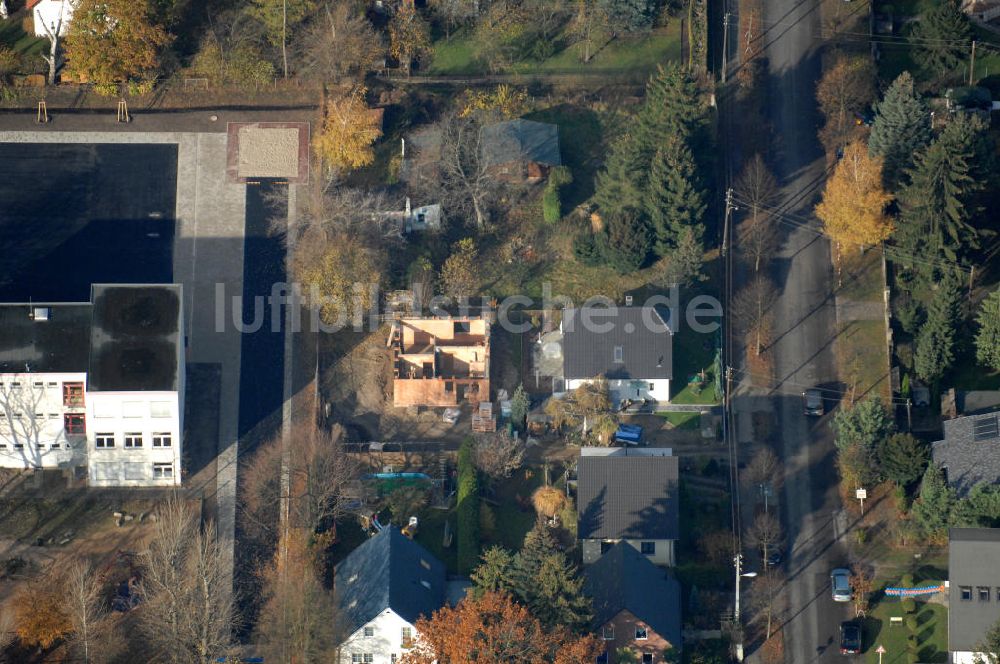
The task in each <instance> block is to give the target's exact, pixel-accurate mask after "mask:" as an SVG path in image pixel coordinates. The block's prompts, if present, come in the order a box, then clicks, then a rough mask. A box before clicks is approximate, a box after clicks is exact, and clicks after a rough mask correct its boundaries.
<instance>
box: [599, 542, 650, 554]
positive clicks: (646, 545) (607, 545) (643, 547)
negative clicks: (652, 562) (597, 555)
mask: <svg viewBox="0 0 1000 664" xmlns="http://www.w3.org/2000/svg"><path fill="white" fill-rule="evenodd" d="M616 543H617V542H601V555H602V556H603V555H604V554H605V553H607V552H608V551H610V550H611V548H612V547H613V546H614V545H615V544H616ZM639 553H641V554H642V555H644V556H655V555H656V542H639Z"/></svg>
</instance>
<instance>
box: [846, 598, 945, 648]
mask: <svg viewBox="0 0 1000 664" xmlns="http://www.w3.org/2000/svg"><path fill="white" fill-rule="evenodd" d="M904 615H905V614H904V613H903V609H902V605H901V604H900V603H899V600H897V599H895V598H883V599H882V601H881V602H879V604H878V605H877V606H876V607H875V608H874V609H873V610H872V611H869V613H868V617H867V618H866V619H865V620H864V631H865V634H864V645H865V661H866V662H869V663H870V664H877V663H878V661H879V658H878V654H877V653H876V652H875V650H876V648H878V646H879V645H882V646H883V647H885V650H886V653H885V655H884V656H883V658H882V662H883V664H905V663H906V662H907V661H908V660H907V656H906V653H907V636H908V635H909V633H910V630H909V629H908V628H907V627H906V625H905V624H902V625H900V624H899V623H896V624H895V625H891V624H890V623H889V618H890V617H895V616H904ZM916 616H917V622H918V623H919V626H918V627H917V631H916V633H917V643H918V646H919V650H918V653H919V656H920V661H921V662H925V663H927V664H930V663H932V662H947V661H948V609H946V608H945V607H944V606H942V605H941V604H930V603H925V602H917V611H916Z"/></svg>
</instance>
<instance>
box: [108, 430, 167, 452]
mask: <svg viewBox="0 0 1000 664" xmlns="http://www.w3.org/2000/svg"><path fill="white" fill-rule="evenodd" d="M152 439H153V447H172V446H173V444H174V439H173V436H172V435H171V434H170V432H167V431H164V432H160V433H154V434H153V435H152ZM116 441H117V436H115V434H113V433H95V434H94V447H96V448H97V449H99V450H108V449H112V448H114V447H115V443H116ZM123 442H124V444H125V449H127V450H136V449H141V448H142V446H143V435H142V433H141V432H139V431H135V432H129V433H126V434H125V435H124V436H123Z"/></svg>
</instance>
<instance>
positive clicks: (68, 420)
mask: <svg viewBox="0 0 1000 664" xmlns="http://www.w3.org/2000/svg"><path fill="white" fill-rule="evenodd" d="M63 428H64V429H65V430H66V433H69V434H84V433H87V418H86V416H84V415H83V413H66V414H65V415H63Z"/></svg>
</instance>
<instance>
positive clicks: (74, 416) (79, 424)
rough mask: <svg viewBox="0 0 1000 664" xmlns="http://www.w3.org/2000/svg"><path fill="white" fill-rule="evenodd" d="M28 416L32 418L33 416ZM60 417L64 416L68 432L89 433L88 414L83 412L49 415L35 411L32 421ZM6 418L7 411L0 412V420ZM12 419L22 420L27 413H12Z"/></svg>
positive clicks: (14, 420)
mask: <svg viewBox="0 0 1000 664" xmlns="http://www.w3.org/2000/svg"><path fill="white" fill-rule="evenodd" d="M28 417H29V418H30V417H31V416H28ZM60 417H61V418H62V421H63V429H65V431H66V433H69V434H74V435H77V434H85V433H87V416H86V415H84V414H83V413H63V414H62V415H60V414H59V413H49V414H48V415H46V414H45V413H35V416H34V418H33V419H32V421H33V422H35V423H37V422H39V421H40V420H44V419H46V418H47V419H50V420H58V419H59V418H60ZM6 419H7V413H5V412H0V422H2V421H5V420H6ZM10 419H11V421H12V422H20V421H21V420H24V419H25V414H24V413H11V414H10ZM12 426H13V425H12Z"/></svg>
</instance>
